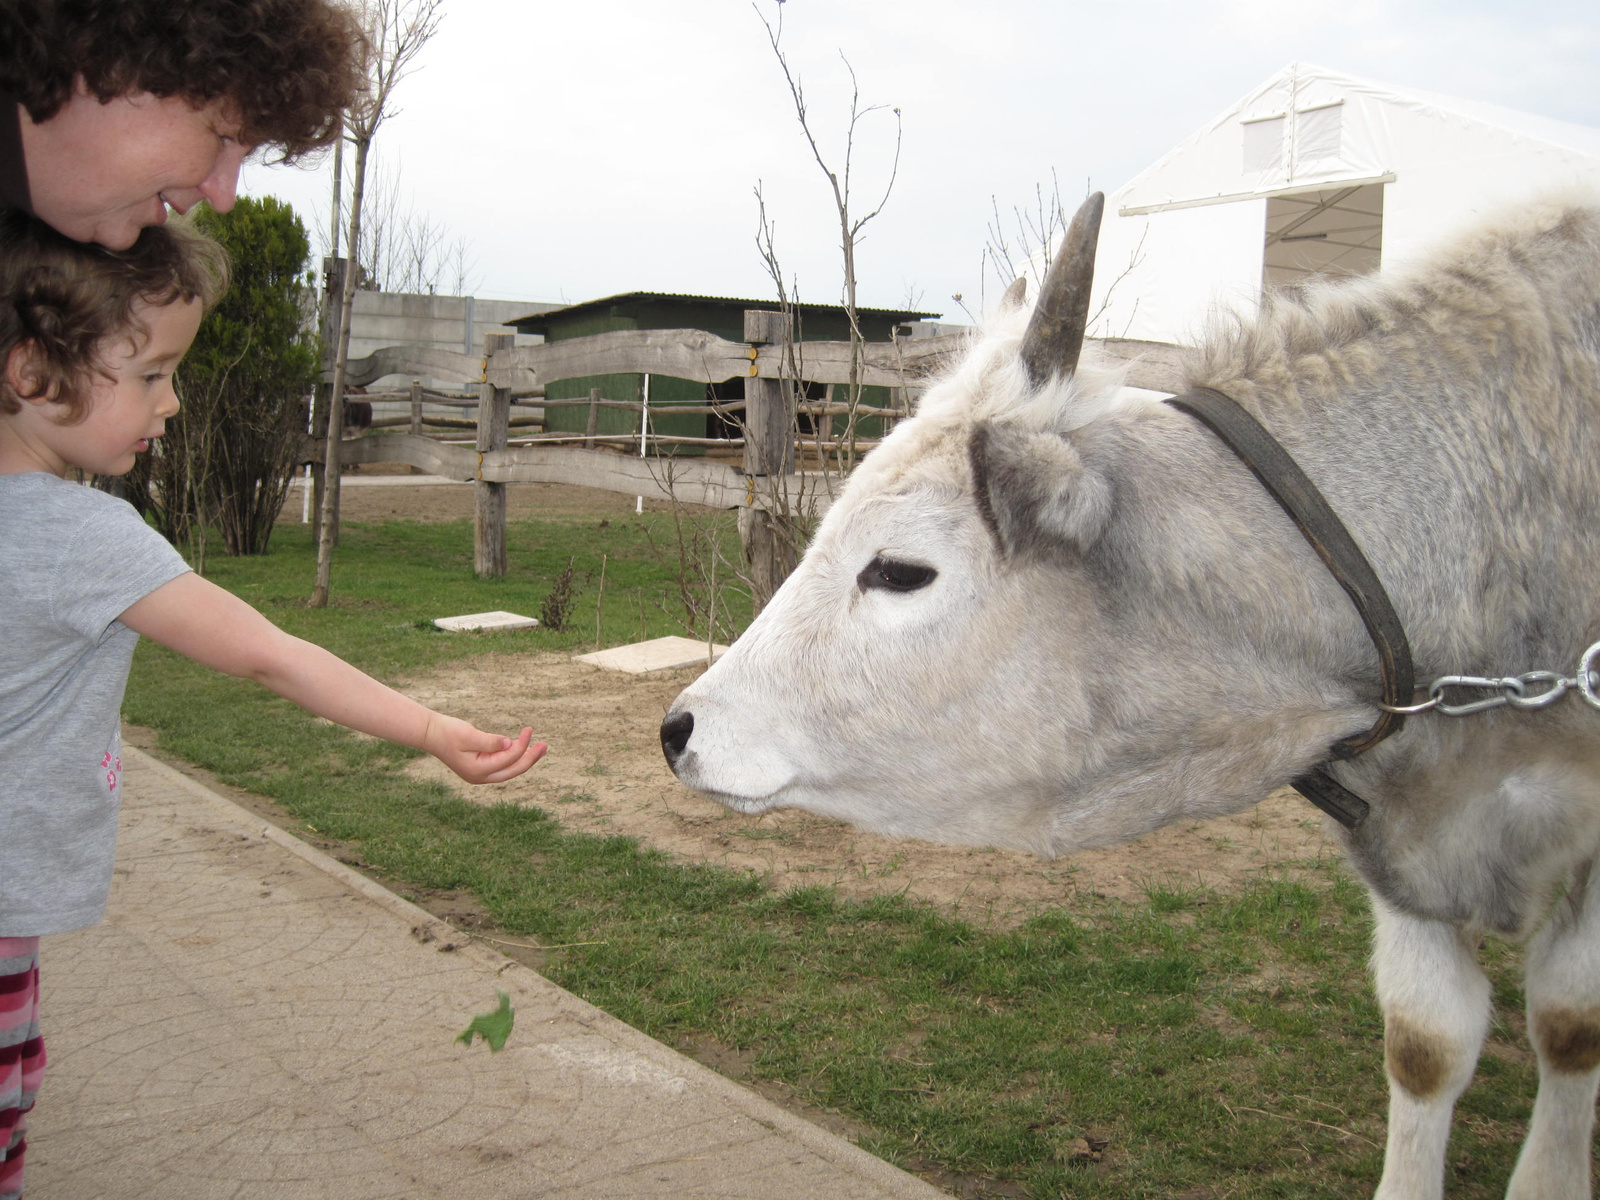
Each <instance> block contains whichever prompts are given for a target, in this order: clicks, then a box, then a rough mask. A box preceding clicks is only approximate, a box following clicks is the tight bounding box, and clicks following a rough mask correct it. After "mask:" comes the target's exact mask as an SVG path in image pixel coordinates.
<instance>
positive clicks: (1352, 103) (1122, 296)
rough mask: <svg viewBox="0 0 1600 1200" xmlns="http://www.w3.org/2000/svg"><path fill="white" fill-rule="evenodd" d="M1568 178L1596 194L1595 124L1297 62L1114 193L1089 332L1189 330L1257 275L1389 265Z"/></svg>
mask: <svg viewBox="0 0 1600 1200" xmlns="http://www.w3.org/2000/svg"><path fill="white" fill-rule="evenodd" d="M1574 191H1580V192H1585V193H1587V194H1589V195H1591V196H1600V129H1590V128H1587V127H1585V126H1580V125H1571V124H1567V123H1566V122H1563V121H1554V120H1549V119H1547V118H1544V117H1536V116H1531V115H1528V114H1526V113H1518V112H1512V111H1510V110H1508V109H1502V108H1496V107H1494V106H1493V105H1488V104H1478V103H1475V102H1473V101H1470V100H1456V99H1453V98H1451V97H1447V96H1435V95H1431V94H1429V93H1426V92H1419V91H1415V90H1412V89H1409V88H1400V87H1392V86H1389V85H1386V84H1379V83H1371V82H1369V81H1367V80H1363V79H1356V78H1353V77H1352V76H1349V75H1344V74H1341V73H1339V72H1337V71H1330V70H1327V69H1325V68H1323V67H1316V66H1311V65H1309V64H1307V63H1291V64H1290V65H1289V66H1287V67H1285V68H1284V69H1283V70H1282V71H1280V72H1278V74H1276V75H1274V76H1273V77H1272V78H1271V79H1269V80H1267V81H1266V82H1265V83H1264V84H1262V85H1261V86H1260V87H1258V88H1256V89H1255V90H1254V91H1252V92H1251V93H1250V94H1249V95H1248V96H1246V97H1245V98H1244V99H1243V100H1241V101H1239V102H1238V103H1237V104H1235V105H1234V106H1233V107H1232V108H1230V109H1228V110H1227V111H1226V112H1224V113H1222V114H1221V115H1219V116H1217V117H1216V118H1214V119H1213V120H1211V121H1209V122H1207V123H1206V125H1205V126H1204V128H1202V129H1201V130H1200V131H1199V132H1198V133H1196V134H1194V136H1192V137H1190V138H1189V139H1188V140H1187V141H1185V142H1183V143H1182V144H1181V145H1179V146H1178V147H1177V148H1175V149H1174V150H1172V151H1171V152H1170V153H1168V154H1167V155H1166V156H1165V157H1164V158H1162V159H1161V160H1160V161H1159V162H1157V163H1155V164H1154V165H1153V166H1151V167H1149V168H1148V169H1147V170H1145V171H1143V172H1141V173H1140V174H1139V175H1138V176H1136V177H1135V178H1134V179H1133V180H1131V181H1130V182H1129V183H1127V184H1126V185H1125V186H1123V187H1122V188H1120V189H1118V190H1117V191H1116V192H1115V193H1113V194H1112V195H1110V196H1108V197H1107V200H1106V215H1105V221H1104V224H1103V225H1102V227H1101V235H1100V249H1099V258H1098V267H1097V275H1098V278H1097V280H1096V293H1097V295H1096V299H1095V301H1094V303H1093V306H1092V310H1100V309H1102V308H1103V311H1101V312H1100V315H1099V317H1098V318H1097V320H1096V321H1095V324H1094V326H1093V327H1092V329H1091V331H1090V332H1091V333H1093V334H1096V335H1101V336H1108V337H1133V338H1147V339H1150V340H1152V341H1164V342H1180V343H1186V342H1193V341H1194V340H1195V339H1196V338H1197V337H1198V336H1199V335H1200V333H1201V331H1202V330H1203V329H1204V327H1205V324H1206V321H1207V319H1208V318H1209V316H1210V315H1211V314H1212V313H1213V312H1214V311H1215V309H1216V308H1217V307H1218V306H1225V307H1228V308H1232V309H1236V310H1238V309H1242V310H1244V311H1246V312H1248V311H1249V310H1250V309H1251V307H1253V305H1254V304H1255V303H1256V302H1257V301H1258V300H1259V299H1260V296H1261V289H1262V286H1263V284H1264V283H1265V284H1269V285H1270V284H1275V283H1280V282H1285V281H1290V280H1293V279H1296V278H1302V277H1304V276H1305V275H1306V274H1307V273H1308V272H1322V273H1328V274H1361V273H1365V272H1368V271H1373V270H1378V269H1380V264H1381V267H1382V268H1385V269H1386V268H1389V267H1391V266H1393V265H1395V264H1397V263H1401V262H1403V261H1405V259H1406V258H1407V257H1409V256H1411V255H1414V254H1416V253H1417V252H1419V251H1420V250H1423V249H1425V248H1426V247H1428V246H1429V245H1431V244H1432V243H1434V242H1435V241H1437V240H1438V239H1439V238H1440V237H1441V236H1445V235H1448V234H1449V233H1450V232H1451V231H1453V230H1456V229H1459V228H1461V227H1462V226H1465V225H1468V224H1471V223H1473V222H1474V221H1476V220H1477V219H1479V218H1480V217H1481V216H1483V215H1485V214H1489V213H1493V212H1495V211H1497V210H1499V209H1502V208H1504V207H1506V206H1507V205H1509V204H1513V203H1517V202H1523V201H1527V200H1529V199H1533V198H1536V197H1538V196H1541V195H1550V194H1562V193H1568V194H1570V193H1572V192H1574ZM1108 293H1109V298H1108Z"/></svg>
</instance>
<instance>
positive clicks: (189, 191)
mask: <svg viewBox="0 0 1600 1200" xmlns="http://www.w3.org/2000/svg"><path fill="white" fill-rule="evenodd" d="M21 122H22V145H23V153H24V156H25V158H26V160H27V164H28V188H29V191H30V192H31V194H32V199H33V210H34V213H35V215H37V216H38V217H39V218H40V219H42V220H44V221H46V222H48V223H49V224H50V225H53V226H54V227H55V228H56V229H58V230H59V231H60V232H62V233H64V234H66V235H67V236H68V237H70V238H74V239H76V240H77V241H80V242H99V243H100V244H101V245H102V246H105V247H106V248H107V249H111V250H125V249H127V248H128V247H129V246H131V245H133V243H134V242H135V240H137V239H138V236H139V231H140V230H141V229H143V228H144V227H145V226H146V225H159V224H161V223H162V222H163V221H165V220H166V219H167V208H168V206H170V207H172V208H173V209H174V210H176V211H177V212H179V213H186V212H188V211H189V210H190V209H191V208H193V207H194V206H195V205H196V204H198V203H200V201H202V200H205V201H207V202H208V203H210V205H211V207H212V208H214V209H215V210H216V211H217V212H227V211H228V210H229V209H230V208H232V207H233V200H234V189H235V187H236V186H237V185H238V182H239V166H240V164H241V163H242V162H243V160H244V156H245V155H246V154H247V153H248V152H249V149H250V147H248V146H244V145H242V144H241V143H240V142H239V141H238V137H237V134H238V132H239V126H238V122H237V120H233V119H231V118H230V114H229V112H228V105H227V104H226V102H225V101H221V100H218V101H213V102H212V103H210V104H207V105H205V106H203V107H201V108H195V107H194V106H193V105H192V104H190V103H189V101H187V100H184V99H182V98H181V97H177V96H153V95H151V94H150V93H148V92H133V93H130V94H129V95H126V96H118V97H116V98H115V99H113V100H108V101H106V102H104V103H102V102H101V101H100V100H98V99H96V98H95V97H94V96H93V95H91V94H90V93H89V92H87V91H86V90H84V88H83V86H82V83H81V82H80V83H79V85H78V87H77V88H76V89H75V90H74V92H73V94H72V98H71V99H70V100H68V101H67V103H66V104H65V105H64V106H63V107H62V108H61V110H60V111H59V112H58V113H56V115H55V116H53V117H51V118H50V119H49V120H47V121H43V122H40V123H38V124H35V123H34V122H33V121H32V120H31V119H30V118H29V117H28V114H27V112H26V110H24V111H23V112H22V114H21Z"/></svg>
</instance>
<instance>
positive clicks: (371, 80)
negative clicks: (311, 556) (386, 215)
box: [311, 0, 444, 608]
mask: <svg viewBox="0 0 1600 1200" xmlns="http://www.w3.org/2000/svg"><path fill="white" fill-rule="evenodd" d="M443 8H444V0H367V2H366V4H365V6H364V8H363V15H364V17H365V25H366V31H367V41H368V45H367V62H366V67H367V89H366V91H365V93H364V94H363V95H362V97H361V98H360V99H359V100H358V101H357V102H356V103H355V104H354V105H352V106H351V108H350V110H349V111H348V112H347V113H346V114H345V128H346V130H347V132H348V135H349V138H350V141H351V142H352V143H353V144H354V145H355V150H356V155H355V169H354V171H353V176H354V178H353V179H352V181H351V186H350V232H349V237H348V238H347V239H346V247H347V252H348V254H349V256H350V261H351V262H352V263H359V262H360V261H361V204H362V199H363V196H362V193H363V191H364V190H365V188H366V176H367V155H368V153H369V152H370V151H371V149H372V139H373V138H374V137H376V136H377V133H378V127H379V126H380V125H382V124H383V122H384V120H385V118H387V117H390V116H393V115H394V112H395V110H394V107H393V102H394V89H395V87H396V86H397V85H398V84H399V82H400V81H401V80H402V79H403V78H405V76H406V75H407V74H408V73H409V72H410V70H411V68H412V66H413V65H414V63H415V61H416V57H417V55H418V54H419V53H421V51H422V48H423V47H424V46H426V45H427V44H428V42H429V40H430V39H431V38H432V37H433V35H434V34H435V33H436V32H438V29H439V22H440V21H441V20H443V17H444V13H443ZM355 289H356V271H354V270H349V271H346V272H345V277H344V292H343V295H342V296H341V297H340V300H339V325H338V330H339V333H338V348H337V350H336V351H335V354H334V360H333V399H332V403H331V404H330V405H329V411H328V434H327V437H326V438H325V439H324V441H323V446H324V448H325V453H324V456H323V466H322V470H323V488H322V513H321V520H320V521H319V522H318V526H317V582H316V586H315V588H314V589H313V590H312V593H311V607H312V608H325V607H327V604H328V591H329V585H330V581H331V577H332V573H333V540H334V523H335V521H336V520H337V519H338V511H339V441H340V438H341V437H342V436H343V433H344V405H343V399H344V381H345V372H346V368H347V367H348V364H349V361H350V309H351V306H352V304H353V303H354V300H355Z"/></svg>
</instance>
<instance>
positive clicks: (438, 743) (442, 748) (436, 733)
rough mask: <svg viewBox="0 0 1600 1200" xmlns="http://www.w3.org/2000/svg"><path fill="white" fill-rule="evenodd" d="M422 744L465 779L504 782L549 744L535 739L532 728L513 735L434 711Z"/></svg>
mask: <svg viewBox="0 0 1600 1200" xmlns="http://www.w3.org/2000/svg"><path fill="white" fill-rule="evenodd" d="M422 748H423V749H424V750H426V751H427V752H428V753H429V754H431V755H433V756H434V757H435V758H437V759H438V760H439V761H440V762H442V763H443V764H444V765H445V766H447V767H449V768H450V769H451V770H452V771H454V772H455V773H456V774H457V775H459V776H461V778H463V779H465V780H466V781H467V782H468V783H504V782H505V781H506V780H508V779H515V778H516V777H517V776H518V775H521V774H522V773H523V772H524V771H526V770H527V769H528V768H529V767H531V766H533V764H534V763H536V762H538V761H539V760H540V759H541V758H543V757H544V752H545V751H546V750H548V749H549V748H550V747H549V746H547V745H546V744H545V743H544V742H536V741H534V740H533V730H531V729H524V730H523V731H522V732H521V733H520V734H518V735H517V736H516V738H514V739H513V738H508V737H502V736H501V735H499V734H497V733H484V732H483V730H481V729H477V728H475V727H473V726H472V725H469V724H468V723H467V722H465V721H462V720H459V719H457V718H455V717H446V716H442V715H440V714H438V713H435V714H434V715H433V719H432V720H430V721H429V722H428V732H427V734H426V736H425V738H424V741H423V747H422Z"/></svg>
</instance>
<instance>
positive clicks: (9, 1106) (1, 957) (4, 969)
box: [0, 937, 44, 1200]
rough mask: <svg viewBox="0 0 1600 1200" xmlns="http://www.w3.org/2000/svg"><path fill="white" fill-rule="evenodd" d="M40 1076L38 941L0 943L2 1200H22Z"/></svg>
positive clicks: (0, 1196) (42, 1072)
mask: <svg viewBox="0 0 1600 1200" xmlns="http://www.w3.org/2000/svg"><path fill="white" fill-rule="evenodd" d="M43 1075H44V1039H43V1038H42V1037H40V1036H39V939H38V938H36V937H32V938H5V937H0V1200H21V1196H22V1157H23V1152H24V1151H25V1150H27V1148H28V1143H27V1141H26V1139H25V1136H24V1135H25V1134H26V1133H27V1130H28V1120H27V1113H28V1110H29V1109H30V1108H32V1107H33V1097H34V1095H35V1093H37V1092H38V1090H39V1080H40V1078H41V1077H42V1076H43Z"/></svg>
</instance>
